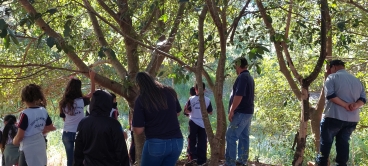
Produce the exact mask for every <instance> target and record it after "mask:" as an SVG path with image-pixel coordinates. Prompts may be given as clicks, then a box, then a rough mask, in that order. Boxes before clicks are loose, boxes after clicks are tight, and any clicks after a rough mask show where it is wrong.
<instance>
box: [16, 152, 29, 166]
mask: <svg viewBox="0 0 368 166" xmlns="http://www.w3.org/2000/svg"><path fill="white" fill-rule="evenodd" d="M18 166H27V163H26V157H25V156H24V152H23V151H19V162H18Z"/></svg>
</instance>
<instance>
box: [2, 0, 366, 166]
mask: <svg viewBox="0 0 368 166" xmlns="http://www.w3.org/2000/svg"><path fill="white" fill-rule="evenodd" d="M0 5H1V6H0V30H1V31H0V37H1V38H2V40H1V41H0V55H1V56H0V103H1V104H0V116H1V117H4V116H5V115H6V114H15V115H18V114H19V112H20V111H21V110H22V109H23V108H24V105H23V104H22V103H21V102H20V90H21V88H22V87H24V86H25V85H27V84H29V83H37V84H40V85H41V86H42V87H43V88H44V92H45V94H46V96H47V99H48V106H47V109H48V111H49V114H50V116H51V117H52V120H53V122H54V124H55V125H56V127H57V128H58V130H57V131H55V132H51V133H50V134H49V135H48V140H49V142H48V156H49V157H48V158H49V163H50V165H62V164H63V163H64V164H65V150H64V148H63V145H62V142H61V128H62V125H63V122H62V120H61V119H60V118H59V117H58V115H59V113H58V101H59V100H60V99H61V96H62V93H63V90H64V88H65V86H66V83H67V81H68V80H69V77H71V76H76V77H79V78H80V79H81V80H82V82H83V84H84V85H83V91H84V93H88V91H89V80H88V78H87V76H88V70H89V69H93V70H95V71H96V72H97V75H96V82H97V84H99V86H100V88H105V89H107V90H109V91H112V92H114V93H116V94H117V95H118V103H119V106H118V107H119V111H120V113H121V117H120V119H119V120H120V122H121V124H122V125H123V126H124V128H125V129H128V128H129V125H128V115H129V112H131V111H133V110H132V109H131V108H133V107H134V99H135V97H136V95H137V87H136V86H135V83H134V77H135V73H137V72H138V71H147V72H149V73H151V74H152V75H154V76H156V78H157V79H158V80H159V81H160V82H163V83H165V84H167V85H170V86H173V87H174V88H175V90H176V91H177V92H178V94H179V98H180V103H181V104H182V107H183V106H184V104H185V102H186V100H187V99H188V97H189V88H190V87H191V86H193V84H194V82H195V81H196V80H197V81H202V77H203V78H204V79H203V81H204V82H205V83H206V84H207V85H208V86H206V92H204V95H206V96H208V97H210V98H211V102H212V104H213V106H214V107H215V110H216V114H214V115H212V116H209V117H204V119H205V122H206V123H207V122H208V125H206V129H208V130H207V133H208V135H209V146H208V147H209V151H208V157H209V158H211V159H213V160H217V159H222V158H223V152H224V149H223V148H224V142H223V141H224V132H225V130H226V128H224V126H226V124H227V123H228V122H227V118H226V117H227V116H226V115H227V109H228V97H229V94H230V89H231V86H232V84H233V82H234V80H235V78H236V74H235V71H234V70H233V69H232V67H231V62H232V61H233V59H235V58H236V57H239V56H244V57H246V58H247V59H248V60H249V62H250V66H249V67H250V71H251V73H252V76H253V77H254V78H255V82H256V100H255V102H256V111H255V114H254V117H253V121H252V127H251V147H250V160H252V161H259V162H262V163H268V164H274V165H306V161H311V160H313V158H314V156H315V154H316V151H317V147H316V144H318V134H319V131H318V124H319V120H320V119H319V118H320V116H321V114H322V110H323V103H324V97H323V92H322V87H323V82H324V74H325V72H324V68H323V66H324V65H326V61H325V59H326V60H331V59H337V58H338V59H342V60H344V61H345V62H347V66H346V68H347V70H348V71H349V72H351V73H353V74H355V75H356V76H357V77H358V78H360V79H361V80H362V82H363V84H364V85H365V87H367V85H368V84H367V83H368V80H367V78H368V77H367V72H366V71H367V62H368V61H367V52H368V47H366V46H367V44H368V40H367V39H368V30H367V28H366V27H367V26H368V17H367V16H368V10H367V9H368V3H367V1H365V0H329V1H327V0H311V1H303V0H246V1H243V0H191V1H189V0H147V1H137V0H96V1H88V0H54V1H46V0H0ZM323 12H325V13H324V14H323ZM323 41H325V42H323ZM324 44H326V45H327V46H326V45H324ZM326 47H327V48H326ZM311 75H314V76H315V78H316V79H315V80H313V81H312V82H311V84H310V85H308V86H306V85H305V84H303V83H304V82H303V80H305V79H306V78H309V76H311ZM304 90H306V92H307V94H309V99H306V100H305V101H306V102H303V101H302V100H301V99H302V97H301V96H302V95H301V92H303V91H304ZM200 94H202V90H201V89H200ZM321 94H322V95H321ZM304 97H305V96H304ZM302 103H304V104H302ZM321 103H322V104H321ZM306 105H307V106H308V107H309V109H305V108H307V107H305V106H306ZM366 110H367V108H366V107H363V110H362V112H361V121H360V122H359V125H358V128H357V129H356V131H355V132H354V133H353V135H352V138H351V147H350V149H351V153H350V160H349V164H348V165H366V164H367V163H368V156H367V155H368V140H367V134H368V133H367V128H368V116H367V114H368V113H367V111H366ZM304 117H307V118H304ZM179 119H180V123H181V129H182V132H183V134H184V136H187V135H188V128H187V126H188V124H187V121H188V119H187V118H186V117H185V116H183V115H180V116H179ZM225 122H226V123H225ZM309 123H310V124H311V126H312V127H310V125H309ZM305 126H307V127H305ZM313 126H314V128H313ZM315 126H317V129H316V128H315ZM297 132H300V133H303V134H300V135H297V136H296V134H297ZM303 138H306V141H305V144H303V142H302V141H300V140H302V139H303ZM137 139H138V141H137V142H138V143H137V146H138V149H139V147H141V145H142V143H143V141H144V139H142V138H141V137H137ZM129 141H130V140H129V139H128V140H127V142H128V144H129ZM294 143H296V146H295V145H294ZM304 145H305V146H304ZM185 147H186V146H185ZM138 153H139V151H138ZM334 153H335V152H334V149H332V154H331V158H330V159H331V161H333V158H334V156H335V155H334ZM181 158H182V159H184V158H185V148H184V149H183V153H182V156H181ZM297 159H302V160H301V162H300V160H299V161H297ZM303 161H304V162H303Z"/></svg>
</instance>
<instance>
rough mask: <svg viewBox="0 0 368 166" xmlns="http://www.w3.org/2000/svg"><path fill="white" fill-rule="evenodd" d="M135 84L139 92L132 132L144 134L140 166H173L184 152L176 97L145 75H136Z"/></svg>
mask: <svg viewBox="0 0 368 166" xmlns="http://www.w3.org/2000/svg"><path fill="white" fill-rule="evenodd" d="M136 83H137V84H138V87H139V91H140V93H139V96H138V97H137V99H136V101H135V105H134V114H133V122H132V123H133V130H134V133H136V134H141V133H143V132H144V133H145V135H146V141H145V143H144V147H143V152H142V158H141V160H142V161H141V166H150V165H155V166H160V165H162V166H174V165H175V164H176V161H177V160H178V158H179V156H180V153H181V150H182V149H183V135H182V133H181V131H180V126H179V120H178V118H177V116H178V115H179V113H180V111H181V107H180V104H179V101H178V98H177V94H176V92H175V90H174V89H173V88H171V87H168V86H164V85H162V84H161V83H159V82H157V81H155V80H154V78H153V77H151V76H150V75H149V74H148V73H146V72H139V73H137V76H136Z"/></svg>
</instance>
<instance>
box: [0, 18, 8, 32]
mask: <svg viewBox="0 0 368 166" xmlns="http://www.w3.org/2000/svg"><path fill="white" fill-rule="evenodd" d="M7 27H8V24H6V22H5V20H4V19H0V30H3V29H6V28H7Z"/></svg>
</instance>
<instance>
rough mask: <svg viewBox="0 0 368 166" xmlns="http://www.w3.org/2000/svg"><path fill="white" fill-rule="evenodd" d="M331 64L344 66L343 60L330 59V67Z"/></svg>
mask: <svg viewBox="0 0 368 166" xmlns="http://www.w3.org/2000/svg"><path fill="white" fill-rule="evenodd" d="M332 66H345V62H343V61H341V60H338V59H335V60H332V61H330V67H332Z"/></svg>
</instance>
